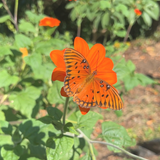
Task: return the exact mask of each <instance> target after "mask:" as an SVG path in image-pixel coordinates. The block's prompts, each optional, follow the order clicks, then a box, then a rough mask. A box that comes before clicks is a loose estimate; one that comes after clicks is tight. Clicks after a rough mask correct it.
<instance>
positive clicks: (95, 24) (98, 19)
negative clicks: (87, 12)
mask: <svg viewBox="0 0 160 160" xmlns="http://www.w3.org/2000/svg"><path fill="white" fill-rule="evenodd" d="M100 20H101V13H99V14H97V17H96V18H95V19H94V21H93V28H94V29H98V26H99V23H100Z"/></svg>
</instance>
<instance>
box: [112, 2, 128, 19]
mask: <svg viewBox="0 0 160 160" xmlns="http://www.w3.org/2000/svg"><path fill="white" fill-rule="evenodd" d="M115 9H116V11H117V12H122V14H123V15H124V16H126V17H127V16H128V14H129V11H128V8H127V7H126V6H125V5H123V4H118V5H117V6H116V8H115Z"/></svg>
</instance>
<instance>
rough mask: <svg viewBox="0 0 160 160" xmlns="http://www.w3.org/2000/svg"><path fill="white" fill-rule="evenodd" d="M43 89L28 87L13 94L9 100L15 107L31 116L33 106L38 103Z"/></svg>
mask: <svg viewBox="0 0 160 160" xmlns="http://www.w3.org/2000/svg"><path fill="white" fill-rule="evenodd" d="M40 94H41V91H40V90H39V89H37V88H36V87H32V86H30V87H28V88H27V89H26V90H24V91H21V92H16V93H14V94H11V95H10V97H9V100H10V101H11V105H12V106H13V107H14V109H16V110H18V111H20V112H21V113H22V114H24V115H25V116H27V117H31V115H32V112H33V108H34V107H35V105H36V101H35V100H36V99H37V98H38V97H39V96H40Z"/></svg>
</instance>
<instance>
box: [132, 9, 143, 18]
mask: <svg viewBox="0 0 160 160" xmlns="http://www.w3.org/2000/svg"><path fill="white" fill-rule="evenodd" d="M134 12H135V13H136V15H137V16H140V15H141V14H142V12H141V11H140V10H139V9H135V10H134Z"/></svg>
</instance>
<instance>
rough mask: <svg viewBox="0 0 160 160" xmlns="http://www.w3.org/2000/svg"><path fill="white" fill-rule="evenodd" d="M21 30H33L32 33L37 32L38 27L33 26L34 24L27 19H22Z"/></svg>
mask: <svg viewBox="0 0 160 160" xmlns="http://www.w3.org/2000/svg"><path fill="white" fill-rule="evenodd" d="M19 30H20V31H21V32H32V33H35V32H36V29H35V27H34V26H33V24H32V23H30V22H27V21H25V20H21V21H20V24H19Z"/></svg>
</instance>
